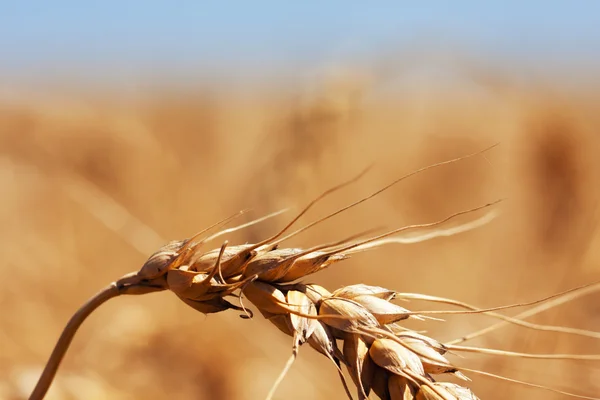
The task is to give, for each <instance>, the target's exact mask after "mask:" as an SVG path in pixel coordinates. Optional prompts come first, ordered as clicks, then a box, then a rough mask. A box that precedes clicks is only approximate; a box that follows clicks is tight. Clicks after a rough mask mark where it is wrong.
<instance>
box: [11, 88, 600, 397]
mask: <svg viewBox="0 0 600 400" xmlns="http://www.w3.org/2000/svg"><path fill="white" fill-rule="evenodd" d="M597 93H598V92H597V91H596V92H594V90H593V89H592V88H589V89H588V90H585V91H584V90H579V91H574V90H567V89H558V88H540V87H533V86H532V87H528V86H519V85H510V84H508V83H503V84H497V83H490V82H487V83H480V84H478V85H476V86H469V87H464V88H461V90H435V89H432V88H431V87H422V88H413V89H411V90H410V91H406V92H399V93H395V94H394V95H393V96H390V95H386V96H382V95H380V93H378V92H377V90H376V89H375V88H373V87H371V86H369V85H368V84H366V83H363V82H358V83H357V82H353V81H350V82H348V81H344V82H341V83H340V82H336V83H335V84H331V85H323V86H322V87H319V88H317V89H315V90H311V91H310V92H306V93H294V94H292V95H291V94H289V92H286V91H283V90H282V91H280V92H277V91H268V92H267V91H265V92H261V93H257V94H252V95H248V94H245V95H241V94H235V93H230V92H226V91H223V92H219V91H210V92H209V91H201V90H197V91H192V90H190V91H183V90H173V91H167V90H164V91H149V92H148V93H146V94H144V95H143V96H138V97H136V98H126V99H124V98H123V97H122V96H120V94H119V92H118V90H115V91H114V92H111V93H109V94H106V93H104V94H102V95H96V96H95V95H90V94H85V95H84V94H69V95H65V94H62V95H58V94H56V95H47V96H44V97H43V98H42V97H36V96H28V97H24V98H20V99H18V100H16V99H10V100H4V101H3V102H2V103H1V106H0V184H1V185H2V193H3V195H2V199H1V205H2V207H1V208H0V215H1V227H0V235H1V240H2V242H1V243H2V245H1V248H2V253H3V262H2V263H1V264H0V271H1V272H2V274H3V276H4V279H2V280H1V281H0V307H1V308H0V326H1V329H0V348H1V351H0V398H1V399H8V400H10V399H22V398H27V396H28V395H29V392H30V390H31V388H32V387H33V385H34V384H35V381H36V380H37V378H38V376H39V373H40V372H41V368H42V367H43V364H44V363H45V361H46V359H47V357H48V355H49V353H50V351H51V349H52V346H53V345H54V342H55V340H56V338H57V337H58V335H59V334H60V332H61V330H62V328H63V326H64V324H65V322H66V321H67V320H68V318H69V317H70V315H72V313H73V312H74V311H75V310H76V309H77V308H78V307H79V306H80V305H81V304H82V303H83V302H84V301H85V300H86V299H87V298H89V297H90V296H91V295H92V294H94V293H95V292H96V291H97V290H98V289H100V288H101V287H103V286H104V285H106V284H107V283H109V282H111V281H113V280H115V279H117V278H118V277H120V276H121V275H123V274H124V273H127V272H129V271H134V270H137V269H139V267H140V266H141V265H142V264H143V263H144V261H145V260H146V259H147V257H148V256H149V255H150V254H151V253H153V252H154V251H155V250H157V249H158V248H159V247H160V246H162V245H163V244H165V243H166V242H168V241H169V240H173V239H180V238H184V237H189V236H191V235H192V234H194V233H195V232H197V231H199V230H200V229H202V228H203V227H205V226H208V225H210V224H212V223H214V222H216V221H218V220H220V219H222V218H224V217H226V216H228V215H231V214H233V213H235V212H236V211H238V210H241V209H251V212H249V213H248V214H247V215H245V216H244V218H246V219H247V220H250V219H253V218H257V217H259V216H262V215H265V214H267V213H270V212H273V211H276V210H280V209H283V208H286V207H291V208H292V209H293V210H298V209H300V208H302V207H303V206H304V205H305V204H307V203H308V202H309V201H311V200H312V199H313V198H314V197H316V196H317V195H318V194H320V193H321V192H322V191H323V190H325V189H327V188H329V187H331V186H333V185H336V184H337V183H339V182H340V181H343V180H345V179H348V178H349V177H351V176H354V175H355V174H356V173H358V172H359V171H360V170H361V169H363V168H364V167H365V166H367V165H369V164H371V163H375V164H374V167H373V169H372V170H371V171H370V172H369V173H368V175H367V176H365V177H364V178H363V179H361V180H360V181H359V182H357V183H355V184H353V185H352V186H350V187H348V188H346V189H344V190H343V191H340V192H339V193H336V194H335V195H333V196H331V197H330V198H327V199H326V200H324V201H323V202H321V203H319V205H318V206H316V207H315V208H314V209H313V210H311V211H310V215H309V216H308V217H307V219H306V221H308V220H312V219H314V218H316V217H317V216H322V215H325V214H326V213H328V212H330V211H333V210H335V209H337V208H339V207H340V206H342V205H346V204H347V203H350V202H352V201H353V200H356V199H358V198H360V197H362V196H363V195H364V194H366V193H369V192H370V191H372V190H374V189H376V188H378V187H380V186H383V185H385V184H386V183H388V182H389V181H391V180H393V179H395V178H397V177H399V176H401V175H403V174H405V173H407V172H410V171H412V170H415V169H417V168H419V167H422V166H425V165H427V164H430V163H434V162H438V161H443V160H445V159H450V158H454V157H458V156H461V155H465V154H468V153H472V152H474V151H477V150H480V149H482V148H485V147H487V146H489V145H490V144H493V143H500V145H499V146H498V147H497V148H495V149H493V150H492V151H490V152H489V153H486V154H485V156H481V157H475V158H472V159H469V160H465V161H463V162H460V163H456V164H451V165H447V166H445V167H443V168H439V169H436V170H431V171H427V172H424V173H422V174H419V175H417V176H415V177H413V178H411V179H410V180H407V181H406V182H403V183H401V184H400V185H398V186H397V187H395V188H393V189H391V190H390V191H387V192H386V193H383V194H382V195H380V196H378V197H376V198H374V199H373V200H370V201H369V202H367V203H365V204H363V205H361V206H360V207H357V208H356V209H352V210H349V211H348V212H346V213H343V214H341V215H339V216H337V217H335V218H334V219H331V220H329V221H327V222H325V223H324V224H322V225H319V226H317V227H315V228H313V229H311V230H310V231H308V232H306V233H304V234H302V235H301V236H299V237H297V238H294V239H293V241H292V242H293V245H295V246H304V247H310V246H313V245H315V244H318V243H321V242H325V241H332V240H339V239H340V238H342V237H346V236H348V235H349V234H350V233H353V232H360V231H362V230H365V229H369V228H373V227H379V226H385V227H387V228H389V229H393V228H396V227H400V226H403V225H407V224H413V223H421V222H431V221H435V220H439V219H441V218H443V217H445V216H447V215H449V214H451V213H453V212H456V211H460V210H463V209H467V208H471V207H474V206H477V205H480V204H483V203H485V202H486V201H489V200H494V199H497V198H505V199H506V200H505V201H504V202H503V203H502V205H501V207H500V210H501V215H500V217H499V218H497V219H496V220H495V221H493V222H492V223H490V224H489V225H487V226H485V227H483V228H480V229H477V230H476V231H473V232H467V233H463V234H460V235H457V236H454V237H450V238H438V239H435V240H432V241H429V242H426V243H420V244H412V245H396V246H389V247H384V248H382V249H378V250H376V251H371V252H367V253H364V254H357V255H354V256H353V257H352V258H351V259H349V260H346V261H344V262H343V263H340V264H336V265H334V266H332V267H331V268H329V269H327V270H325V271H323V272H319V273H318V274H316V275H314V276H311V277H310V279H309V281H310V282H315V283H319V284H321V285H323V286H326V287H328V288H330V290H333V289H335V288H338V287H341V286H344V285H349V284H354V283H368V284H371V285H379V286H384V287H388V288H391V289H395V290H399V291H403V292H417V293H423V294H431V295H436V296H443V297H449V298H454V299H458V300H463V301H466V302H469V303H473V304H476V305H478V306H481V307H493V306H497V305H502V304H511V303H516V302H521V301H530V300H535V299H537V298H540V297H544V296H547V295H550V294H553V293H557V292H560V291H562V290H565V289H568V288H571V287H574V286H577V285H580V284H583V283H586V282H593V281H596V280H598V279H599V278H600V251H599V249H600V232H599V231H598V230H597V229H596V226H597V224H598V218H599V217H600V214H599V210H598V199H599V196H600V185H598V182H600V160H599V158H598V156H597V155H598V154H600V138H599V137H598V132H600V98H599V95H598V94H597ZM286 218H291V215H288V214H285V215H284V216H280V217H277V218H274V219H270V220H269V221H267V222H265V223H262V224H259V225H256V226H253V227H251V228H248V229H245V230H242V231H239V232H236V233H235V234H232V235H230V238H229V241H230V243H239V244H242V243H246V242H250V243H255V242H258V241H260V240H261V239H263V238H265V237H266V236H268V235H270V234H272V233H273V232H274V231H276V230H277V229H278V228H280V227H281V226H282V225H283V224H285V222H287V219H286ZM599 299H600V297H599V295H598V294H594V295H590V296H588V297H586V298H584V299H580V300H578V301H576V302H573V303H571V304H567V305H563V306H561V307H558V308H556V309H553V310H551V311H548V312H546V313H543V314H540V315H538V316H536V317H535V318H533V319H532V321H535V322H539V323H544V324H552V325H566V326H572V327H578V328H582V329H588V330H594V331H600V317H599V314H598V312H599V308H598V304H600V303H599ZM427 307H430V308H431V305H429V306H428V305H426V304H421V303H417V302H415V303H411V304H410V305H409V308H411V309H415V310H417V309H423V308H427ZM507 313H508V314H509V315H511V314H515V313H516V311H509V312H507ZM444 319H445V320H446V321H445V322H428V323H427V326H426V328H425V329H427V332H428V333H427V334H428V335H430V336H432V337H435V338H437V339H438V340H440V341H448V340H452V339H455V338H458V337H461V336H462V335H464V334H466V333H469V332H471V331H474V330H476V329H478V328H482V327H485V326H487V325H489V324H491V323H493V322H494V321H493V320H491V319H490V318H489V317H486V316H477V315H465V316H460V315H456V316H455V315H449V316H447V317H446V316H445V317H444ZM411 327H413V328H414V329H423V328H422V326H419V324H418V323H412V324H411ZM472 344H474V345H478V346H487V347H491V348H499V349H505V350H514V351H523V352H540V353H600V351H599V349H600V346H599V345H598V342H597V340H596V341H595V340H593V339H582V338H577V337H572V336H567V335H563V334H558V333H548V332H546V333H544V332H536V331H532V330H527V329H524V328H518V327H506V328H503V329H502V330H498V331H496V332H494V333H492V334H490V335H489V336H484V337H482V338H479V339H477V340H476V341H474V342H473V343H472ZM290 349H291V342H290V340H289V338H288V337H286V336H285V335H283V334H281V333H280V332H279V331H277V330H275V329H273V327H272V326H270V325H269V324H268V323H267V322H266V321H264V319H263V318H262V317H261V316H260V315H256V316H255V318H253V319H251V320H243V319H240V318H239V312H235V311H228V312H226V313H220V314H216V315H209V316H203V315H202V314H200V313H197V312H194V311H193V310H192V309H190V308H188V307H185V306H183V305H182V304H181V303H180V302H179V301H178V300H177V298H176V297H175V296H173V295H172V294H170V293H166V292H163V293H157V294H151V295H147V296H142V297H130V298H129V297H123V298H119V299H116V300H113V301H111V302H109V303H107V304H106V305H105V306H103V307H102V308H101V309H100V310H99V311H97V312H96V313H95V314H94V315H93V316H92V317H91V318H90V319H89V320H88V321H86V323H85V324H84V326H83V328H82V329H81V331H80V332H79V333H78V335H77V337H76V338H75V341H74V343H73V345H72V348H71V349H70V351H69V353H68V354H67V357H66V359H65V361H64V363H63V365H62V366H61V369H60V370H59V372H58V375H57V378H56V381H55V383H54V385H53V387H52V388H51V390H50V392H49V394H48V398H49V399H81V398H85V399H105V398H111V399H130V398H148V399H167V398H180V399H209V398H210V399H231V398H234V399H260V398H264V397H265V395H266V394H267V392H268V391H269V389H270V387H271V385H272V383H273V381H274V380H275V379H276V377H277V376H278V374H279V372H280V371H281V368H282V367H283V365H284V363H285V361H286V359H287V357H288V355H289V353H290ZM463 361H464V363H468V364H469V365H470V366H473V367H475V368H479V369H483V370H485V371H490V372H494V373H498V374H502V375H506V376H510V377H512V378H518V379H522V380H527V381H530V382H535V383H539V384H547V385H552V386H553V387H556V388H560V389H563V390H568V391H572V392H577V393H584V394H587V395H593V394H594V393H598V392H600V384H599V383H598V382H600V366H599V365H598V363H597V362H583V361H579V362H575V361H560V360H553V361H540V360H519V359H505V358H502V357H500V356H482V355H478V356H475V355H467V357H466V359H465V360H463ZM473 378H474V380H473V382H472V384H471V385H470V387H471V388H472V389H473V391H474V392H475V393H477V394H478V396H479V397H481V398H482V399H492V398H499V397H498V393H503V395H504V396H506V397H504V398H522V397H526V398H533V399H549V398H557V399H558V398H562V397H560V396H558V395H553V394H549V393H548V392H544V391H542V390H535V389H528V388H522V387H519V386H516V385H510V384H507V383H505V382H500V381H496V380H493V379H489V378H484V377H473ZM500 391H501V392H500ZM344 396H345V395H344V391H343V389H342V387H341V384H340V383H339V381H338V377H337V374H336V371H335V369H333V368H331V365H330V364H329V363H328V362H327V361H326V360H324V359H323V358H322V357H320V356H319V355H318V354H317V353H316V352H314V351H312V350H309V349H306V350H303V351H302V352H301V353H300V356H299V359H298V361H297V362H296V363H295V364H294V366H293V367H292V369H291V371H290V372H289V373H288V375H287V377H286V379H285V380H284V381H283V383H282V384H281V386H280V388H279V390H278V392H277V395H276V398H282V399H283V398H313V399H335V398H344Z"/></svg>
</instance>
